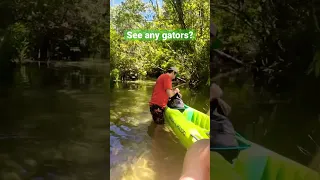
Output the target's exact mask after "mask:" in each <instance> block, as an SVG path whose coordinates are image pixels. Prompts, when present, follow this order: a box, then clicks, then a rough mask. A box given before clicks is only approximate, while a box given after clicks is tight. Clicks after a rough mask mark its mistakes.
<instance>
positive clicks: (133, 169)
mask: <svg viewBox="0 0 320 180" xmlns="http://www.w3.org/2000/svg"><path fill="white" fill-rule="evenodd" d="M152 89H153V83H151V84H138V83H127V84H121V83H118V84H114V85H113V86H112V88H111V102H110V117H111V124H110V131H111V132H110V144H111V149H110V165H111V179H113V180H121V179H132V180H140V179H141V180H143V179H148V180H160V179H166V180H177V179H179V176H180V174H181V170H182V164H183V158H184V155H185V152H186V150H185V149H184V148H183V146H182V145H181V144H180V143H179V142H178V139H177V138H176V137H175V136H174V135H173V134H172V133H171V132H168V130H169V129H168V127H166V126H163V125H155V124H154V123H153V122H152V117H151V114H150V111H149V105H148V102H149V100H150V97H151V93H152ZM179 89H180V90H181V91H182V95H183V99H184V102H185V103H186V104H188V105H190V106H192V107H194V108H196V109H199V110H202V111H203V112H207V110H208V100H209V99H208V98H209V91H208V88H206V89H203V90H198V91H195V92H192V91H190V90H189V89H185V88H179Z"/></svg>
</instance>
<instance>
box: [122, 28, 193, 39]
mask: <svg viewBox="0 0 320 180" xmlns="http://www.w3.org/2000/svg"><path fill="white" fill-rule="evenodd" d="M124 38H125V40H139V41H191V40H195V39H196V31H195V30H192V29H179V30H127V31H125V32H124Z"/></svg>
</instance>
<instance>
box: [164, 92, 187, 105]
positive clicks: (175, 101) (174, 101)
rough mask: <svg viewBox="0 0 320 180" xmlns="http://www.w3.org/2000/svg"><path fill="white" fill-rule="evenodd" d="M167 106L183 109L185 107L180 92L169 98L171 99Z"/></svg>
mask: <svg viewBox="0 0 320 180" xmlns="http://www.w3.org/2000/svg"><path fill="white" fill-rule="evenodd" d="M167 106H168V107H169V108H174V109H181V108H184V103H183V101H182V99H181V97H180V95H179V93H176V94H175V95H174V96H172V97H171V98H169V101H168V103H167Z"/></svg>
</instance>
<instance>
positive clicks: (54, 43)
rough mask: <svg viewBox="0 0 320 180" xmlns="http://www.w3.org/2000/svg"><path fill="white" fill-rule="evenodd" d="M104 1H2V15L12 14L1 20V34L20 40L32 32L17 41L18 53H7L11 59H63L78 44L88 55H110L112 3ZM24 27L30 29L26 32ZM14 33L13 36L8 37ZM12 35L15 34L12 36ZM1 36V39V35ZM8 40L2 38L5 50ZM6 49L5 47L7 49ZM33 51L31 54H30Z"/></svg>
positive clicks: (0, 7)
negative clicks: (110, 8) (108, 3)
mask: <svg viewBox="0 0 320 180" xmlns="http://www.w3.org/2000/svg"><path fill="white" fill-rule="evenodd" d="M104 2H105V1H104V0H81V1H79V0H76V1H71V0H67V1H65V0H55V1H51V0H43V1H34V0H31V1H9V0H4V2H2V3H0V10H2V9H3V10H4V9H5V7H6V10H4V11H3V12H1V15H2V16H1V17H8V19H6V20H5V21H1V22H0V37H2V38H3V39H4V40H5V39H7V40H8V41H9V39H10V41H11V40H13V41H17V39H19V38H20V36H25V35H26V33H29V34H28V35H27V37H26V39H19V43H20V44H16V43H15V42H12V43H11V42H10V43H9V44H15V45H14V46H15V49H17V51H18V52H15V51H10V53H7V56H8V58H9V59H12V57H19V58H20V59H21V58H22V59H26V58H38V52H39V51H40V56H41V57H40V58H41V59H43V60H45V59H48V58H50V59H55V60H57V59H61V58H63V57H68V56H70V54H71V53H72V51H73V49H74V47H77V48H78V49H80V51H83V52H84V53H85V52H88V53H87V54H86V55H85V56H87V57H88V56H92V57H95V56H96V55H99V57H101V58H106V57H107V54H108V46H107V45H108V43H109V42H108V38H109V35H108V34H109V28H108V27H109V24H108V21H107V18H108V17H107V16H106V12H108V10H109V6H108V5H107V6H103V3H104ZM23 29H25V30H27V31H26V32H22V31H23ZM8 35H10V37H9V36H8ZM12 37H14V38H13V39H12ZM0 39H1V38H0ZM4 40H3V41H0V42H1V44H2V46H1V47H0V48H2V50H1V49H0V51H6V50H4V49H6V48H7V46H4V44H3V43H4ZM3 48H4V49H3ZM29 52H30V53H29Z"/></svg>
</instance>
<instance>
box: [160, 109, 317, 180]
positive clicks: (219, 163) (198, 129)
mask: <svg viewBox="0 0 320 180" xmlns="http://www.w3.org/2000/svg"><path fill="white" fill-rule="evenodd" d="M164 117H165V121H166V123H167V124H168V125H169V126H170V127H171V129H172V131H173V132H174V134H175V135H176V136H177V137H178V139H179V140H180V142H181V144H182V145H183V146H184V147H186V148H189V147H190V146H191V145H192V144H193V143H195V142H196V141H198V140H200V139H210V116H209V115H208V114H204V113H202V112H200V111H198V110H196V109H193V108H191V107H189V106H187V105H185V106H184V108H181V109H172V108H169V107H167V108H166V109H165V113H164ZM235 137H236V139H237V141H238V146H237V147H211V148H210V150H211V153H210V162H212V163H211V169H210V173H211V176H212V177H215V178H216V179H228V180H320V175H319V173H318V172H316V171H314V170H312V169H310V168H308V167H306V166H303V165H301V164H299V163H297V162H294V161H293V160H290V159H288V158H286V157H284V156H282V155H279V154H277V153H275V152H273V151H270V150H268V149H266V148H264V147H262V146H260V145H258V144H255V143H253V142H250V141H248V140H247V139H245V138H244V137H242V136H241V135H240V134H239V133H236V136H235ZM229 152H237V153H238V154H237V157H236V158H235V159H234V160H233V161H232V162H231V163H230V162H228V160H226V159H227V158H226V157H225V156H222V154H223V155H226V154H228V153H229ZM231 154H232V153H231ZM226 172H227V173H226Z"/></svg>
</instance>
